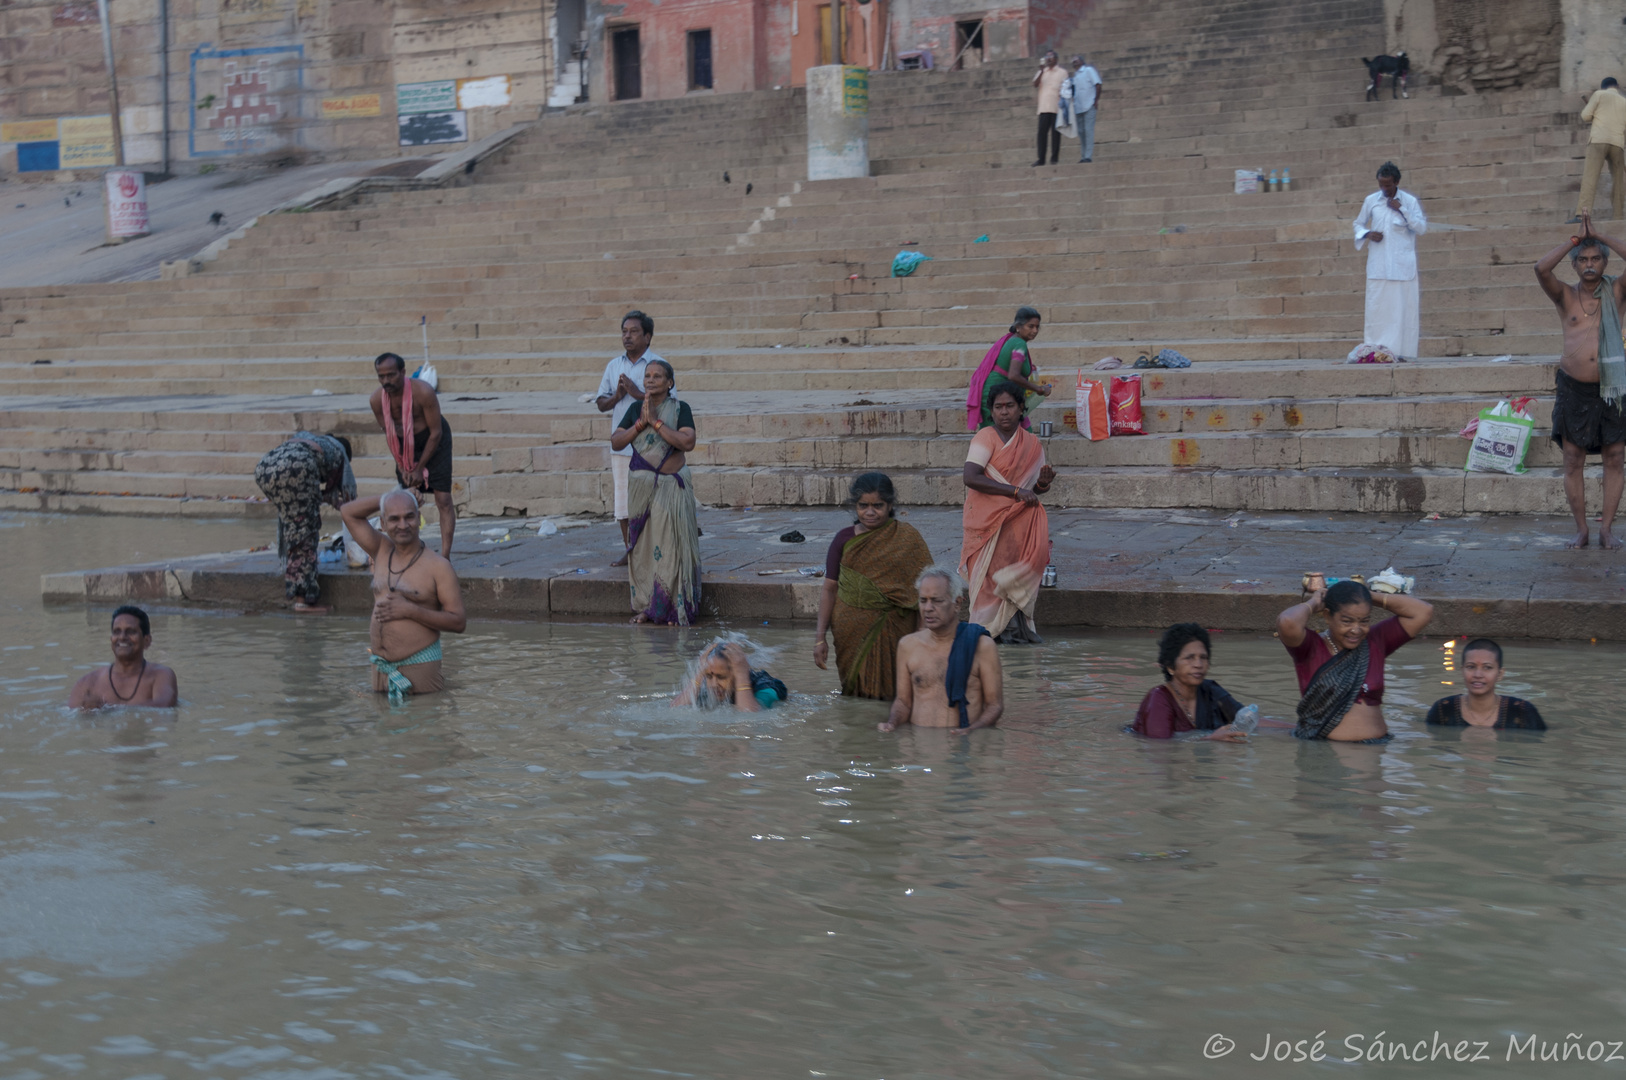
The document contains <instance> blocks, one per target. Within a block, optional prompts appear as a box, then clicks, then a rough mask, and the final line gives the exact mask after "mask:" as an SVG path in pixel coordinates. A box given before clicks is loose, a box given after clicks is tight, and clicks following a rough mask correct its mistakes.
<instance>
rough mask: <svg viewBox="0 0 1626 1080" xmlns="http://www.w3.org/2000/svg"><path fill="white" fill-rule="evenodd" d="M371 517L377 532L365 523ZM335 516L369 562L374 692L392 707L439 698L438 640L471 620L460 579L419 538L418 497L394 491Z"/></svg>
mask: <svg viewBox="0 0 1626 1080" xmlns="http://www.w3.org/2000/svg"><path fill="white" fill-rule="evenodd" d="M374 511H377V512H378V516H379V524H380V525H382V526H383V531H382V532H380V531H379V530H378V529H375V528H373V527H372V525H370V524H368V522H367V518H368V516H369V515H370V514H372V513H373V512H374ZM339 514H340V516H342V517H343V518H344V524H345V527H346V528H348V529H349V530H350V536H351V538H352V539H354V540H355V542H356V543H358V544H360V545H361V547H362V550H364V551H366V552H367V554H368V555H371V556H372V559H373V619H372V623H371V625H370V626H369V627H368V637H369V639H370V648H369V649H368V652H370V653H372V661H373V667H374V668H375V669H376V670H375V671H374V672H373V689H374V690H376V691H377V692H378V693H381V694H382V693H388V694H389V695H390V700H392V701H401V700H403V699H405V697H406V695H407V694H432V693H435V692H436V691H439V690H444V689H445V688H446V682H445V680H444V679H443V678H441V673H440V635H441V634H442V633H453V634H461V633H462V632H463V628H464V627H466V626H467V625H468V618H467V617H466V616H465V615H464V614H463V591H462V588H461V587H460V586H459V585H458V581H457V572H456V571H455V570H453V569H452V564H451V563H449V562H447V561H446V560H445V559H443V558H441V557H440V556H439V555H436V554H435V553H434V552H433V551H430V550H429V548H428V547H427V546H426V545H425V544H424V542H423V538H422V537H420V536H419V535H418V499H417V496H415V495H413V494H412V492H410V491H408V490H406V489H405V488H397V489H396V490H394V491H392V492H390V493H389V494H387V495H385V496H384V497H383V498H382V499H379V498H376V497H373V498H366V499H357V500H356V501H354V502H347V503H345V504H344V506H343V508H342V509H340V511H339Z"/></svg>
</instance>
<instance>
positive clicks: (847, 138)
mask: <svg viewBox="0 0 1626 1080" xmlns="http://www.w3.org/2000/svg"><path fill="white" fill-rule="evenodd" d="M868 175H869V71H868V70H867V69H865V68H861V67H848V66H845V65H842V64H826V65H824V66H822V67H810V68H808V69H807V178H808V179H809V180H846V179H850V178H851V177H855V176H868Z"/></svg>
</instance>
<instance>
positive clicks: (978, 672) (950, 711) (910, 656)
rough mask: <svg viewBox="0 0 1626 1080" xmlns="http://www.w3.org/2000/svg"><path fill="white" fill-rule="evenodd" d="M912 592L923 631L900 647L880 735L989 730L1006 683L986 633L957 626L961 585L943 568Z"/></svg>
mask: <svg viewBox="0 0 1626 1080" xmlns="http://www.w3.org/2000/svg"><path fill="white" fill-rule="evenodd" d="M915 591H916V593H917V594H918V595H919V597H920V621H921V624H922V625H923V626H924V627H925V629H924V630H917V631H915V632H914V633H913V634H909V635H908V636H906V637H904V638H903V639H902V640H901V641H899V642H898V676H897V686H898V691H897V692H898V696H897V698H896V699H895V700H894V701H893V702H892V712H891V713H890V714H889V715H888V716H887V718H886V722H885V723H883V724H881V725H880V729H881V730H882V731H893V730H895V729H896V728H897V727H898V726H900V725H902V724H914V725H915V726H916V727H934V728H964V729H966V730H968V731H969V730H975V729H976V728H986V727H993V726H994V725H995V724H997V723H999V717H1000V715H1001V714H1002V713H1003V712H1004V711H1005V680H1004V675H1003V674H1002V673H1001V672H1000V669H999V650H998V649H996V648H995V647H994V639H993V638H991V637H989V636H988V631H987V630H984V629H983V628H982V627H980V626H978V625H977V624H976V623H962V622H961V621H960V597H962V596H964V595H965V582H963V581H961V580H960V575H959V574H957V573H955V572H954V571H953V570H950V569H948V568H947V567H945V566H929V567H927V568H926V569H925V570H923V571H921V574H920V577H918V578H917V579H915Z"/></svg>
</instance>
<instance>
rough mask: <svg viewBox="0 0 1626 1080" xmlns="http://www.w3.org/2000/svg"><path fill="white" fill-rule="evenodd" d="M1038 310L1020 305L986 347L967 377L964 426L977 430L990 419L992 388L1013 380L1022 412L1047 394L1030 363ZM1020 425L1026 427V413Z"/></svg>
mask: <svg viewBox="0 0 1626 1080" xmlns="http://www.w3.org/2000/svg"><path fill="white" fill-rule="evenodd" d="M1039 322H1040V320H1039V309H1038V308H1031V307H1028V306H1027V305H1025V304H1024V305H1023V306H1022V307H1019V308H1017V309H1016V319H1015V321H1013V322H1012V323H1011V328H1010V330H1009V332H1007V333H1006V335H1005V336H1004V337H1002V338H1000V339H999V340H998V341H996V342H994V347H993V348H991V349H989V350H988V355H987V356H984V357H983V358H982V363H981V364H979V365H977V370H976V372H975V373H974V374H973V375H972V376H971V389H970V390H969V391H968V392H967V394H966V399H965V408H966V413H965V429H966V430H967V431H977V430H980V429H982V428H985V427H987V426H988V425H990V424H992V423H993V422H994V413H993V393H994V390H995V388H997V387H1000V386H1004V385H1007V384H1010V383H1015V384H1016V385H1017V386H1018V387H1019V388H1021V390H1022V392H1023V394H1025V395H1026V397H1025V400H1024V406H1025V408H1024V412H1026V411H1031V410H1032V409H1033V408H1034V406H1036V405H1038V404H1039V403H1040V402H1041V401H1043V400H1044V399H1045V398H1047V397H1049V396H1050V387H1048V386H1042V385H1040V384H1039V382H1038V369H1037V368H1036V367H1034V364H1033V349H1032V347H1031V345H1030V343H1031V342H1032V341H1033V339H1034V338H1036V337H1038V336H1039ZM1022 426H1023V427H1028V426H1030V425H1029V424H1028V420H1027V417H1026V416H1023V417H1022Z"/></svg>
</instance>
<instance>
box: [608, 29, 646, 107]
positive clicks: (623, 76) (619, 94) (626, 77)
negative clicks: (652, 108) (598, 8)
mask: <svg viewBox="0 0 1626 1080" xmlns="http://www.w3.org/2000/svg"><path fill="white" fill-rule="evenodd" d="M610 49H611V57H612V63H614V64H615V99H616V100H617V101H626V100H627V99H628V98H641V97H643V96H644V76H643V71H642V69H641V68H640V66H639V64H640V60H639V51H640V47H639V43H638V28H637V27H636V26H629V27H627V28H626V29H625V30H617V31H615V33H614V35H613V36H612V37H611V38H610Z"/></svg>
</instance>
